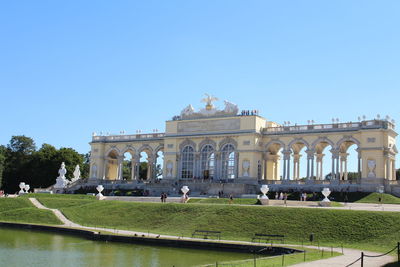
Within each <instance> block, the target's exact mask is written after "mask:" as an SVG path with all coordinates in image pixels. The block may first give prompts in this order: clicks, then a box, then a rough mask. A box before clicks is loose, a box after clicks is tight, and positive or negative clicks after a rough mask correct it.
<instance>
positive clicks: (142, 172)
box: [139, 162, 148, 180]
mask: <svg viewBox="0 0 400 267" xmlns="http://www.w3.org/2000/svg"><path fill="white" fill-rule="evenodd" d="M147 168H148V163H147V162H140V168H139V178H140V179H141V180H146V179H147V178H148V177H147Z"/></svg>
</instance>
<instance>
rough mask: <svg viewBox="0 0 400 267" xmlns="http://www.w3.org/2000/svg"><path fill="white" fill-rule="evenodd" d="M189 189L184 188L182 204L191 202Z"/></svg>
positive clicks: (185, 186) (182, 189)
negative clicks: (188, 193)
mask: <svg viewBox="0 0 400 267" xmlns="http://www.w3.org/2000/svg"><path fill="white" fill-rule="evenodd" d="M189 190H190V189H189V187H188V186H187V185H184V186H182V188H181V191H182V193H183V195H182V198H181V203H186V202H188V200H189V197H188V195H187V192H189Z"/></svg>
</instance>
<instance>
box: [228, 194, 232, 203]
mask: <svg viewBox="0 0 400 267" xmlns="http://www.w3.org/2000/svg"><path fill="white" fill-rule="evenodd" d="M232 203H233V195H232V194H230V195H229V204H232Z"/></svg>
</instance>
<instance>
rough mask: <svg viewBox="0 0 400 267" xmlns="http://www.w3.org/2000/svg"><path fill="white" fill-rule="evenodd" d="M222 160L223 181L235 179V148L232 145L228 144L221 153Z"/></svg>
mask: <svg viewBox="0 0 400 267" xmlns="http://www.w3.org/2000/svg"><path fill="white" fill-rule="evenodd" d="M221 152H222V153H221V160H222V179H234V178H235V169H236V164H235V147H234V146H233V145H232V144H226V145H225V146H224V147H223V148H222V151H221Z"/></svg>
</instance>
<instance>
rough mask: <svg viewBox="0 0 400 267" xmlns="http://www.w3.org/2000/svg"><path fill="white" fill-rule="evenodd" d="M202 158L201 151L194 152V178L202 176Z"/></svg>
mask: <svg viewBox="0 0 400 267" xmlns="http://www.w3.org/2000/svg"><path fill="white" fill-rule="evenodd" d="M200 161H201V159H200V152H194V171H193V178H196V177H201V162H200Z"/></svg>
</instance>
